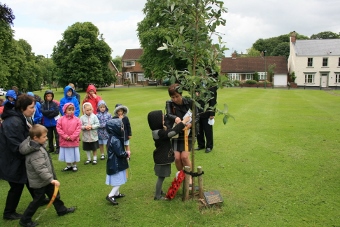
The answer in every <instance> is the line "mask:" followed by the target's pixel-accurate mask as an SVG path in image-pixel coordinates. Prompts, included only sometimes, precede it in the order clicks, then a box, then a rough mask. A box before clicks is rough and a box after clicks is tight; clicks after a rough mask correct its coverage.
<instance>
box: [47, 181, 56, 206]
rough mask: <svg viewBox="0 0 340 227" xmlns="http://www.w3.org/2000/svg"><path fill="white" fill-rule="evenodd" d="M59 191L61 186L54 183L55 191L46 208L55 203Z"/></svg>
mask: <svg viewBox="0 0 340 227" xmlns="http://www.w3.org/2000/svg"><path fill="white" fill-rule="evenodd" d="M58 191H59V187H57V186H55V185H54V192H53V195H52V198H51V200H50V202H49V203H48V204H47V207H46V209H48V208H49V207H50V206H51V205H52V204H53V202H54V200H55V198H56V197H57V194H58Z"/></svg>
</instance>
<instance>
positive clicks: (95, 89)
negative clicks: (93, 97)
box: [86, 84, 97, 94]
mask: <svg viewBox="0 0 340 227" xmlns="http://www.w3.org/2000/svg"><path fill="white" fill-rule="evenodd" d="M90 90H93V91H94V93H95V94H97V88H96V87H95V86H94V85H93V84H90V85H89V86H88V87H87V89H86V92H87V93H89V92H90Z"/></svg>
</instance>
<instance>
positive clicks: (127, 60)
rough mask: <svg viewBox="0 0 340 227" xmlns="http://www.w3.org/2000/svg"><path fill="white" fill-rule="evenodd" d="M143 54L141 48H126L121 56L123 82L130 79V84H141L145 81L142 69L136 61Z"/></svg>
mask: <svg viewBox="0 0 340 227" xmlns="http://www.w3.org/2000/svg"><path fill="white" fill-rule="evenodd" d="M142 54H143V49H141V48H138V49H126V50H125V52H124V54H123V56H122V77H123V83H124V82H125V81H126V80H130V83H131V84H142V83H143V82H144V81H145V78H144V70H143V68H142V65H141V64H140V63H139V62H138V60H139V59H140V56H142Z"/></svg>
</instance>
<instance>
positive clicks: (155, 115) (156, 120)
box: [148, 110, 163, 130]
mask: <svg viewBox="0 0 340 227" xmlns="http://www.w3.org/2000/svg"><path fill="white" fill-rule="evenodd" d="M148 123H149V127H150V129H151V130H157V129H162V128H163V112H162V111H161V110H154V111H151V112H150V113H149V114H148Z"/></svg>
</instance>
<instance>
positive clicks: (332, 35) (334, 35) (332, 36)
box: [310, 31, 340, 39]
mask: <svg viewBox="0 0 340 227" xmlns="http://www.w3.org/2000/svg"><path fill="white" fill-rule="evenodd" d="M310 38H311V39H339V38H340V33H339V34H337V33H334V32H331V31H325V32H319V33H318V34H313V35H312V36H311V37H310Z"/></svg>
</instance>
